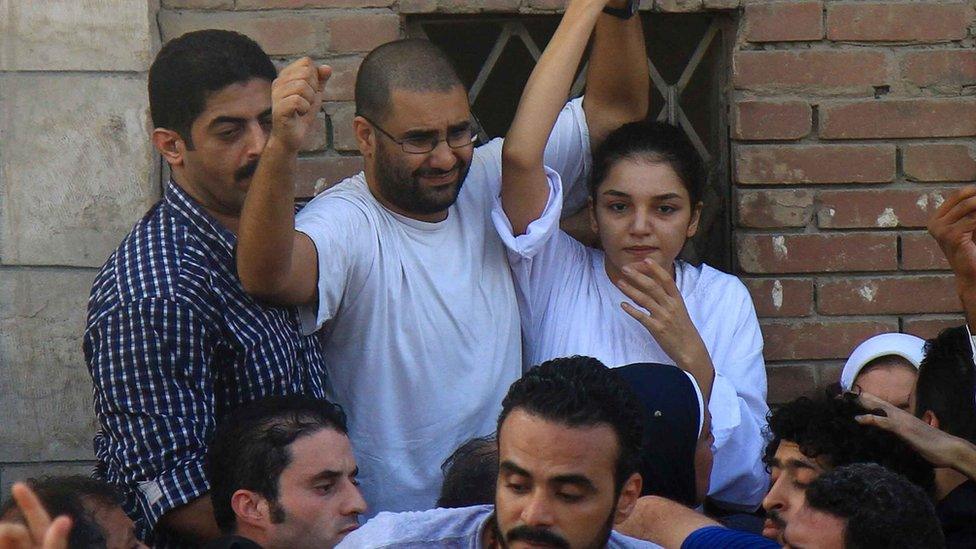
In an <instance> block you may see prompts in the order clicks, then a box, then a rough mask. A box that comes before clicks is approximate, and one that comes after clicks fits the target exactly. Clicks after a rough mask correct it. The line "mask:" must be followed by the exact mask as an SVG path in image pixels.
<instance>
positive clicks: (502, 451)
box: [498, 410, 618, 477]
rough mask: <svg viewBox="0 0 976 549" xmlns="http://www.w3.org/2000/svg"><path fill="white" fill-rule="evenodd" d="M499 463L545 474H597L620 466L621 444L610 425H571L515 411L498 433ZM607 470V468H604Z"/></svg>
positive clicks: (550, 475) (546, 475) (551, 475)
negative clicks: (618, 461)
mask: <svg viewBox="0 0 976 549" xmlns="http://www.w3.org/2000/svg"><path fill="white" fill-rule="evenodd" d="M498 448H499V462H500V463H504V462H508V463H511V464H514V465H517V466H518V467H520V468H522V469H523V470H525V471H528V472H530V473H533V474H534V475H535V474H542V475H543V476H544V477H555V476H562V475H584V476H593V475H595V474H598V473H599V474H602V473H604V472H608V473H610V474H611V475H612V473H613V471H614V468H615V466H616V459H617V452H618V443H617V436H616V433H615V432H614V431H613V428H612V427H610V426H609V425H606V424H597V425H582V426H569V425H566V424H563V423H559V422H557V421H551V420H548V419H545V418H543V417H540V416H537V415H534V414H531V413H528V412H525V411H524V410H514V411H512V412H511V413H510V414H509V415H508V417H506V418H505V421H504V423H503V424H502V426H501V429H500V430H499V433H498ZM604 469H606V471H604Z"/></svg>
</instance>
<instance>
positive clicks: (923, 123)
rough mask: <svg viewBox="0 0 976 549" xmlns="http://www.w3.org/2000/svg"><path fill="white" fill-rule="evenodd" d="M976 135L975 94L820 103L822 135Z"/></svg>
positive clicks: (842, 136) (850, 137)
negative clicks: (943, 97) (940, 97)
mask: <svg viewBox="0 0 976 549" xmlns="http://www.w3.org/2000/svg"><path fill="white" fill-rule="evenodd" d="M971 135H976V98H953V99H898V100H886V101H856V102H844V103H833V104H821V105H820V137H824V138H827V139H870V138H900V137H965V136H971Z"/></svg>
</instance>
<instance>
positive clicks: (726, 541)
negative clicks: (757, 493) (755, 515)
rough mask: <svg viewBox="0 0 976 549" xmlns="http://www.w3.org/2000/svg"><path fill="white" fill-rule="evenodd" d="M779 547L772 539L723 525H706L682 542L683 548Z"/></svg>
mask: <svg viewBox="0 0 976 549" xmlns="http://www.w3.org/2000/svg"><path fill="white" fill-rule="evenodd" d="M715 547H722V548H723V549H773V548H776V549H779V544H778V543H776V542H775V541H773V540H771V539H767V538H764V537H762V536H759V535H756V534H751V533H749V532H740V531H738V530H730V529H728V528H724V527H722V526H706V527H705V528H699V529H698V530H695V531H694V532H692V533H691V534H690V535H689V536H688V537H687V538H685V541H684V542H682V543H681V549H713V548H715Z"/></svg>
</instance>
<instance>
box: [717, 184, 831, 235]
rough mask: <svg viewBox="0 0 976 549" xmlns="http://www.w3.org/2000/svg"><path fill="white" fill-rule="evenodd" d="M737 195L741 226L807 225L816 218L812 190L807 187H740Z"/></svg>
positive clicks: (768, 227) (775, 226)
mask: <svg viewBox="0 0 976 549" xmlns="http://www.w3.org/2000/svg"><path fill="white" fill-rule="evenodd" d="M736 198H737V200H736V202H737V205H738V207H737V208H736V212H737V213H738V220H739V226H741V227H749V228H753V229H775V228H780V227H806V226H807V224H809V223H810V220H811V219H812V218H813V193H812V192H810V191H807V190H800V189H790V190H762V191H747V190H741V191H739V193H738V195H737V197H736Z"/></svg>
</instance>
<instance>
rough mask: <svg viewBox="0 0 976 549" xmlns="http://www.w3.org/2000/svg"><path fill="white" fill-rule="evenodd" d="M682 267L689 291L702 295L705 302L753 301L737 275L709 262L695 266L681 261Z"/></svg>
mask: <svg viewBox="0 0 976 549" xmlns="http://www.w3.org/2000/svg"><path fill="white" fill-rule="evenodd" d="M681 269H682V274H681V276H682V278H684V279H685V281H686V282H687V284H688V286H689V290H688V292H689V293H691V294H695V295H698V296H700V298H701V299H702V301H703V302H706V303H717V302H721V303H723V304H726V305H732V304H740V305H741V304H743V303H744V302H745V301H748V302H750V303H751V302H752V298H751V297H750V295H749V290H748V289H747V288H746V285H745V284H743V283H742V281H741V280H739V277H737V276H735V275H731V274H729V273H726V272H723V271H720V270H718V269H716V268H714V267H712V266H711V265H708V264H707V263H702V264H701V265H698V266H695V265H692V264H690V263H687V262H685V261H681ZM683 293H684V292H683Z"/></svg>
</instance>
